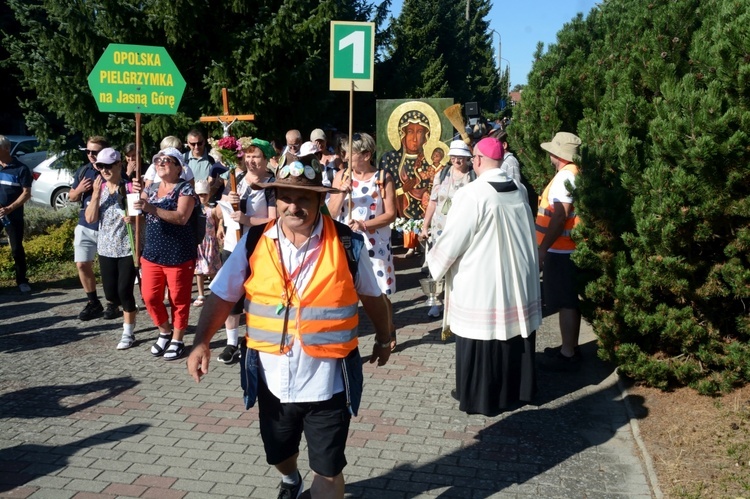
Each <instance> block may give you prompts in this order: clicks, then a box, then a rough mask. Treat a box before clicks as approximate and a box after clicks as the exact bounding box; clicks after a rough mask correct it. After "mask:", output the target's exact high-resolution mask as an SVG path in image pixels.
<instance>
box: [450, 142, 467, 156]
mask: <svg viewBox="0 0 750 499" xmlns="http://www.w3.org/2000/svg"><path fill="white" fill-rule="evenodd" d="M448 156H459V157H463V158H470V157H471V149H469V146H467V145H466V142H464V141H463V140H454V141H452V142H451V147H450V149H449V150H448Z"/></svg>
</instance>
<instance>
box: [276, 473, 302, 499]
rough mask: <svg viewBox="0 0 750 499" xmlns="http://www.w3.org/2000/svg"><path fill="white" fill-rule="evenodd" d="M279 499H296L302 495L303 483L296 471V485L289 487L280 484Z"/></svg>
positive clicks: (282, 483) (288, 485)
mask: <svg viewBox="0 0 750 499" xmlns="http://www.w3.org/2000/svg"><path fill="white" fill-rule="evenodd" d="M279 489H281V490H279V497H278V499H297V498H298V497H299V496H301V495H302V491H303V490H304V489H305V482H303V481H302V475H300V473H299V471H297V484H296V485H290V484H288V483H284V482H281V483H280V484H279Z"/></svg>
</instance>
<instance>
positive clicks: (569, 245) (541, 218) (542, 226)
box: [536, 163, 578, 251]
mask: <svg viewBox="0 0 750 499" xmlns="http://www.w3.org/2000/svg"><path fill="white" fill-rule="evenodd" d="M561 170H568V171H569V172H573V175H578V167H577V166H576V165H574V164H573V163H568V164H567V165H565V166H564V167H562V168H561ZM554 181H555V179H554V178H553V179H552V181H551V182H550V183H549V184H547V187H545V189H544V192H543V193H542V195H541V197H540V198H539V210H538V211H537V214H536V243H537V245H540V244H542V241H543V240H544V236H545V234H547V228H548V227H549V224H550V222H551V221H552V214H553V213H554V212H555V206H554V205H551V204H549V191H550V188H551V187H552V183H553V182H554ZM577 224H578V216H577V215H576V212H575V209H571V210H570V213H568V217H567V218H566V219H565V227H564V228H563V231H562V234H560V237H558V238H557V239H555V242H554V243H552V246H550V248H549V249H552V250H559V251H573V250H574V249H576V243H575V242H573V239H572V238H571V237H570V231H571V230H573V227H575V226H576V225H577Z"/></svg>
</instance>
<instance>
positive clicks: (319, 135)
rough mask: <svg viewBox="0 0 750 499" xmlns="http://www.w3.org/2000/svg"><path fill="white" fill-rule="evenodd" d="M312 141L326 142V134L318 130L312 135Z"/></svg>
mask: <svg viewBox="0 0 750 499" xmlns="http://www.w3.org/2000/svg"><path fill="white" fill-rule="evenodd" d="M310 140H312V141H313V142H315V141H316V140H326V133H325V132H324V131H323V130H322V129H320V128H316V129H315V130H313V131H312V132H311V133H310Z"/></svg>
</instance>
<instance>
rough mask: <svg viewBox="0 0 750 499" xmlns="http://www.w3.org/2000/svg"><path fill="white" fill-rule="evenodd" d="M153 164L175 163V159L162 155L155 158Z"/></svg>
mask: <svg viewBox="0 0 750 499" xmlns="http://www.w3.org/2000/svg"><path fill="white" fill-rule="evenodd" d="M154 164H155V165H176V164H177V161H175V160H174V159H172V158H170V157H167V156H162V157H160V158H156V159H155V160H154Z"/></svg>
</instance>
